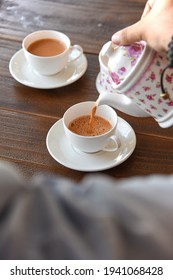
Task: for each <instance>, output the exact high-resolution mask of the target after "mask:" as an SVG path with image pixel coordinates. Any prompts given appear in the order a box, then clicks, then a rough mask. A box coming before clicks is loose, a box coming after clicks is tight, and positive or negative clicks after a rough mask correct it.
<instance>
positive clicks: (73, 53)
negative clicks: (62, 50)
mask: <svg viewBox="0 0 173 280" xmlns="http://www.w3.org/2000/svg"><path fill="white" fill-rule="evenodd" d="M82 54H83V49H82V47H81V46H80V45H74V46H71V47H70V51H69V58H68V61H67V62H68V63H70V62H72V61H75V60H76V59H78V58H79V57H80V56H81V55H82Z"/></svg>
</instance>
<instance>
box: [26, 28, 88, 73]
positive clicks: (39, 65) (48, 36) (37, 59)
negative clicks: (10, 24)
mask: <svg viewBox="0 0 173 280" xmlns="http://www.w3.org/2000/svg"><path fill="white" fill-rule="evenodd" d="M22 47H23V51H24V55H25V57H26V60H27V61H28V63H29V64H30V65H31V66H32V68H33V69H34V71H36V72H37V73H38V74H40V75H46V76H49V75H54V74H56V73H58V72H60V71H61V70H62V69H63V68H64V67H65V66H66V65H67V63H69V62H72V61H74V60H76V59H77V58H79V57H80V56H81V54H82V53H83V49H82V47H81V46H79V45H74V46H71V41H70V39H69V37H68V36H67V35H66V34H64V33H62V32H59V31H54V30H40V31H35V32H33V33H30V34H29V35H27V36H26V37H25V38H24V39H23V42H22Z"/></svg>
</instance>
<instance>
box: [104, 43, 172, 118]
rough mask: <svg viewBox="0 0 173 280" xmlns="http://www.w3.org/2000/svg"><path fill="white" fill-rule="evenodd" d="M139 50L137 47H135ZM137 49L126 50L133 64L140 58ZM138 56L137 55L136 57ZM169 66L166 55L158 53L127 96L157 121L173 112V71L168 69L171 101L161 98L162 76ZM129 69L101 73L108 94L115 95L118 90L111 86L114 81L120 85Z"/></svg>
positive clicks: (167, 75) (167, 78)
mask: <svg viewBox="0 0 173 280" xmlns="http://www.w3.org/2000/svg"><path fill="white" fill-rule="evenodd" d="M135 48H137V46H135ZM135 48H132V49H131V48H128V49H126V54H125V55H128V57H129V59H130V58H132V61H133V63H132V64H135V63H136V60H137V59H138V58H139V55H140V51H139V52H138V51H137V52H135ZM135 54H136V55H135ZM165 65H167V57H166V54H159V53H156V54H155V57H154V58H153V61H152V63H151V64H150V65H149V66H148V68H147V69H146V71H145V73H143V75H142V77H140V79H139V80H138V81H137V82H136V84H134V85H133V86H132V87H131V88H130V89H129V90H128V92H125V93H123V92H122V93H123V94H126V95H127V96H128V97H129V98H130V99H131V100H132V101H133V102H134V103H135V104H137V105H138V106H139V107H140V108H141V109H142V110H144V111H146V112H147V113H149V114H150V115H151V116H152V117H154V118H155V119H157V120H158V119H159V118H162V117H164V116H165V115H166V114H168V113H169V112H170V111H172V110H173V69H168V70H167V71H166V75H165V83H164V84H165V89H166V90H167V91H168V92H169V94H170V99H169V100H165V99H163V98H162V97H161V96H160V93H161V88H160V74H161V71H162V69H163V67H164V66H165ZM126 73H127V69H126V67H125V66H123V65H122V66H121V67H120V68H119V69H118V71H117V72H116V73H113V72H110V71H108V72H107V73H104V72H102V71H101V75H100V85H101V86H102V87H103V89H104V90H105V91H106V92H110V93H114V92H116V88H115V89H113V88H112V86H111V83H112V81H113V82H114V83H115V84H117V85H119V84H120V83H121V82H122V81H123V79H124V78H125V74H126Z"/></svg>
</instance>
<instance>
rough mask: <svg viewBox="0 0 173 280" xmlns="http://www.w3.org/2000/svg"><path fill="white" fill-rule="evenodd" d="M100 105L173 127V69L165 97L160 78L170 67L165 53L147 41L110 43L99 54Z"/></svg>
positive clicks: (166, 77)
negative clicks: (128, 43)
mask: <svg viewBox="0 0 173 280" xmlns="http://www.w3.org/2000/svg"><path fill="white" fill-rule="evenodd" d="M99 64H100V72H99V74H98V76H97V79H96V88H97V91H98V92H99V93H100V95H99V98H98V100H97V105H101V104H108V105H110V106H112V107H114V108H116V109H118V110H120V111H122V112H124V113H126V114H129V115H132V116H135V117H151V116H152V117H153V118H154V119H155V120H156V121H157V122H158V124H159V125H160V127H162V128H166V127H170V126H172V125H173V70H172V69H170V68H168V69H167V71H166V73H165V79H164V85H165V89H166V92H168V93H169V94H167V95H163V94H162V90H161V84H160V76H161V73H162V71H163V69H164V68H165V67H166V66H167V64H168V59H167V56H166V53H164V52H163V53H158V52H156V51H155V50H153V49H151V48H150V47H149V46H148V45H147V43H146V42H145V41H140V42H136V43H134V44H132V45H128V46H116V45H114V44H113V43H112V42H107V43H106V44H105V45H104V46H103V47H102V49H101V51H100V53H99Z"/></svg>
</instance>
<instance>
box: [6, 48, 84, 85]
mask: <svg viewBox="0 0 173 280" xmlns="http://www.w3.org/2000/svg"><path fill="white" fill-rule="evenodd" d="M22 55H23V63H27V61H26V58H25V56H24V51H23V49H22V48H21V49H20V50H18V51H17V52H15V53H14V54H13V56H12V57H11V59H10V62H9V71H10V74H11V76H12V77H13V78H14V79H15V80H16V81H17V82H19V83H20V84H22V85H25V86H27V87H31V88H36V89H55V88H61V87H65V86H68V85H70V84H72V83H74V82H76V81H77V80H79V79H80V78H81V77H82V76H83V75H84V74H85V72H86V70H87V68H88V61H87V58H86V56H85V54H84V53H82V55H81V56H80V57H79V58H78V59H77V60H75V61H72V62H71V63H70V64H77V61H78V60H79V59H84V63H83V64H84V67H83V69H82V71H81V72H80V73H79V74H78V75H77V76H76V78H75V79H73V80H70V81H69V82H65V81H64V83H63V84H61V85H58V83H57V84H53V85H51V81H50V85H47V86H44V85H43V86H41V85H40V84H38V85H37V84H36V83H34V84H33V83H32V82H30V81H28V80H26V82H25V81H23V80H21V79H20V77H19V75H17V74H16V72H15V71H14V70H13V67H14V64H15V59H17V57H18V56H22ZM77 67H78V66H77ZM77 67H76V68H77ZM58 74H59V73H57V74H55V75H52V76H56V75H58ZM33 75H34V72H33ZM36 75H37V74H35V76H36ZM38 76H39V78H40V77H41V78H43V79H44V78H45V76H42V75H39V74H38ZM52 76H50V77H52ZM72 76H73V75H72ZM72 76H71V77H72ZM46 79H49V76H46Z"/></svg>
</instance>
